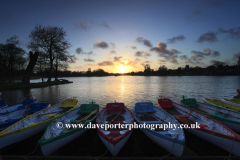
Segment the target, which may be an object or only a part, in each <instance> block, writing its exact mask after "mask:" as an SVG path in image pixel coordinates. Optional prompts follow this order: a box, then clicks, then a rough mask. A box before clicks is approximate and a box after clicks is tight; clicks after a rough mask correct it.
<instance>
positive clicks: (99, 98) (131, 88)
mask: <svg viewBox="0 0 240 160" xmlns="http://www.w3.org/2000/svg"><path fill="white" fill-rule="evenodd" d="M64 79H68V80H70V81H73V83H71V84H64V85H55V86H49V87H45V88H33V89H25V90H13V91H1V92H2V98H5V99H6V101H7V103H8V104H9V105H13V104H16V103H19V102H21V101H23V100H24V99H25V98H30V97H32V96H35V97H37V99H38V100H39V101H42V100H47V101H49V102H50V103H51V104H52V105H53V104H56V103H59V102H61V101H63V100H64V99H66V98H70V97H77V98H78V100H79V102H80V104H82V103H89V102H90V101H95V102H96V103H98V104H99V105H100V106H101V107H104V106H105V105H106V104H107V103H109V102H114V101H115V100H116V101H117V102H124V103H125V105H126V106H127V107H129V108H131V109H132V108H133V107H134V104H135V103H136V102H141V101H151V102H153V103H154V104H155V105H157V99H158V98H159V96H165V97H168V98H171V99H172V100H174V101H175V102H179V101H180V99H181V97H182V95H185V96H188V97H194V98H196V99H197V100H198V101H202V98H203V97H209V98H232V97H233V96H235V95H236V94H237V92H236V89H237V88H240V83H239V82H240V78H239V76H189V77H187V76H179V77H177V76H175V77H174V76H173V77H171V76H168V77H157V76H156V77H144V76H117V77H115V76H111V77H81V78H78V77H72V78H64ZM34 81H35V82H38V81H39V82H41V79H39V80H34Z"/></svg>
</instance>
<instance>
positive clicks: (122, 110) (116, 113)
mask: <svg viewBox="0 0 240 160" xmlns="http://www.w3.org/2000/svg"><path fill="white" fill-rule="evenodd" d="M133 122H134V117H133V114H132V113H131V111H130V110H129V109H128V108H127V107H125V105H124V103H108V104H107V106H106V107H105V108H103V109H102V110H101V112H100V113H99V114H98V116H97V118H96V124H98V125H102V124H105V125H106V124H108V125H114V124H125V126H127V128H121V127H116V128H108V129H107V130H105V127H103V128H102V127H99V128H97V132H98V135H99V137H100V139H101V140H102V142H103V143H104V145H105V146H106V147H107V148H108V150H109V151H110V152H111V154H112V155H113V156H114V157H115V156H116V155H117V154H118V153H119V151H120V150H121V149H122V147H123V146H124V145H125V143H126V142H127V140H128V139H129V137H130V135H131V133H132V129H130V128H129V125H126V124H132V125H133Z"/></svg>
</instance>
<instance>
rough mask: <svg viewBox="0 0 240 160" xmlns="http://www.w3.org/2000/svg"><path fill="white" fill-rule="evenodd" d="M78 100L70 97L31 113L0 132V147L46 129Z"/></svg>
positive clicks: (76, 103) (73, 106) (74, 105)
mask: <svg viewBox="0 0 240 160" xmlns="http://www.w3.org/2000/svg"><path fill="white" fill-rule="evenodd" d="M77 105H78V100H76V99H74V98H71V99H66V100H65V101H63V102H62V103H59V104H56V105H54V106H51V107H47V108H45V109H43V110H41V111H39V112H36V113H34V114H31V115H29V116H27V117H25V118H23V119H22V120H20V121H18V122H16V123H15V124H13V125H11V126H10V127H8V128H6V129H5V130H3V131H2V132H0V148H3V147H5V146H8V145H10V144H13V143H16V142H19V141H21V140H24V139H26V138H28V137H30V136H33V135H34V134H36V133H38V132H40V131H42V130H44V129H46V127H47V126H48V125H49V124H50V123H51V122H52V121H53V120H54V119H55V118H57V117H59V116H60V115H62V114H63V113H64V112H66V111H68V110H70V109H72V108H75V107H77Z"/></svg>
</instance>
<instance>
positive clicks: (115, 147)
mask: <svg viewBox="0 0 240 160" xmlns="http://www.w3.org/2000/svg"><path fill="white" fill-rule="evenodd" d="M131 134H132V132H130V133H129V134H128V135H127V136H126V137H125V138H124V139H122V140H121V141H119V142H118V143H117V144H115V145H113V144H112V143H110V142H108V141H107V140H106V139H105V138H103V137H102V136H101V135H100V134H99V133H98V135H99V137H100V139H101V140H102V142H103V144H104V145H105V146H106V147H107V148H108V150H109V151H110V152H111V154H112V155H113V156H114V157H115V156H117V154H118V153H119V152H120V150H121V149H122V147H123V146H124V145H125V143H126V142H127V140H128V139H129V137H130V136H131Z"/></svg>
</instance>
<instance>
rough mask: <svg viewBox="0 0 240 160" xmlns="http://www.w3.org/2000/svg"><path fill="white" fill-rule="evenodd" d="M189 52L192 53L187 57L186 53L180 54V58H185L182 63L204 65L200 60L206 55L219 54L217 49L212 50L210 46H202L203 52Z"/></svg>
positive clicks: (214, 55) (216, 55)
mask: <svg viewBox="0 0 240 160" xmlns="http://www.w3.org/2000/svg"><path fill="white" fill-rule="evenodd" d="M191 53H192V54H194V55H193V56H191V57H190V58H188V57H187V56H186V55H182V56H180V59H181V60H185V61H184V63H186V64H193V65H204V66H205V64H204V63H203V62H202V60H203V59H204V58H205V57H206V56H211V57H218V56H220V53H219V51H212V50H211V49H210V48H203V52H200V51H194V50H192V51H191Z"/></svg>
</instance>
